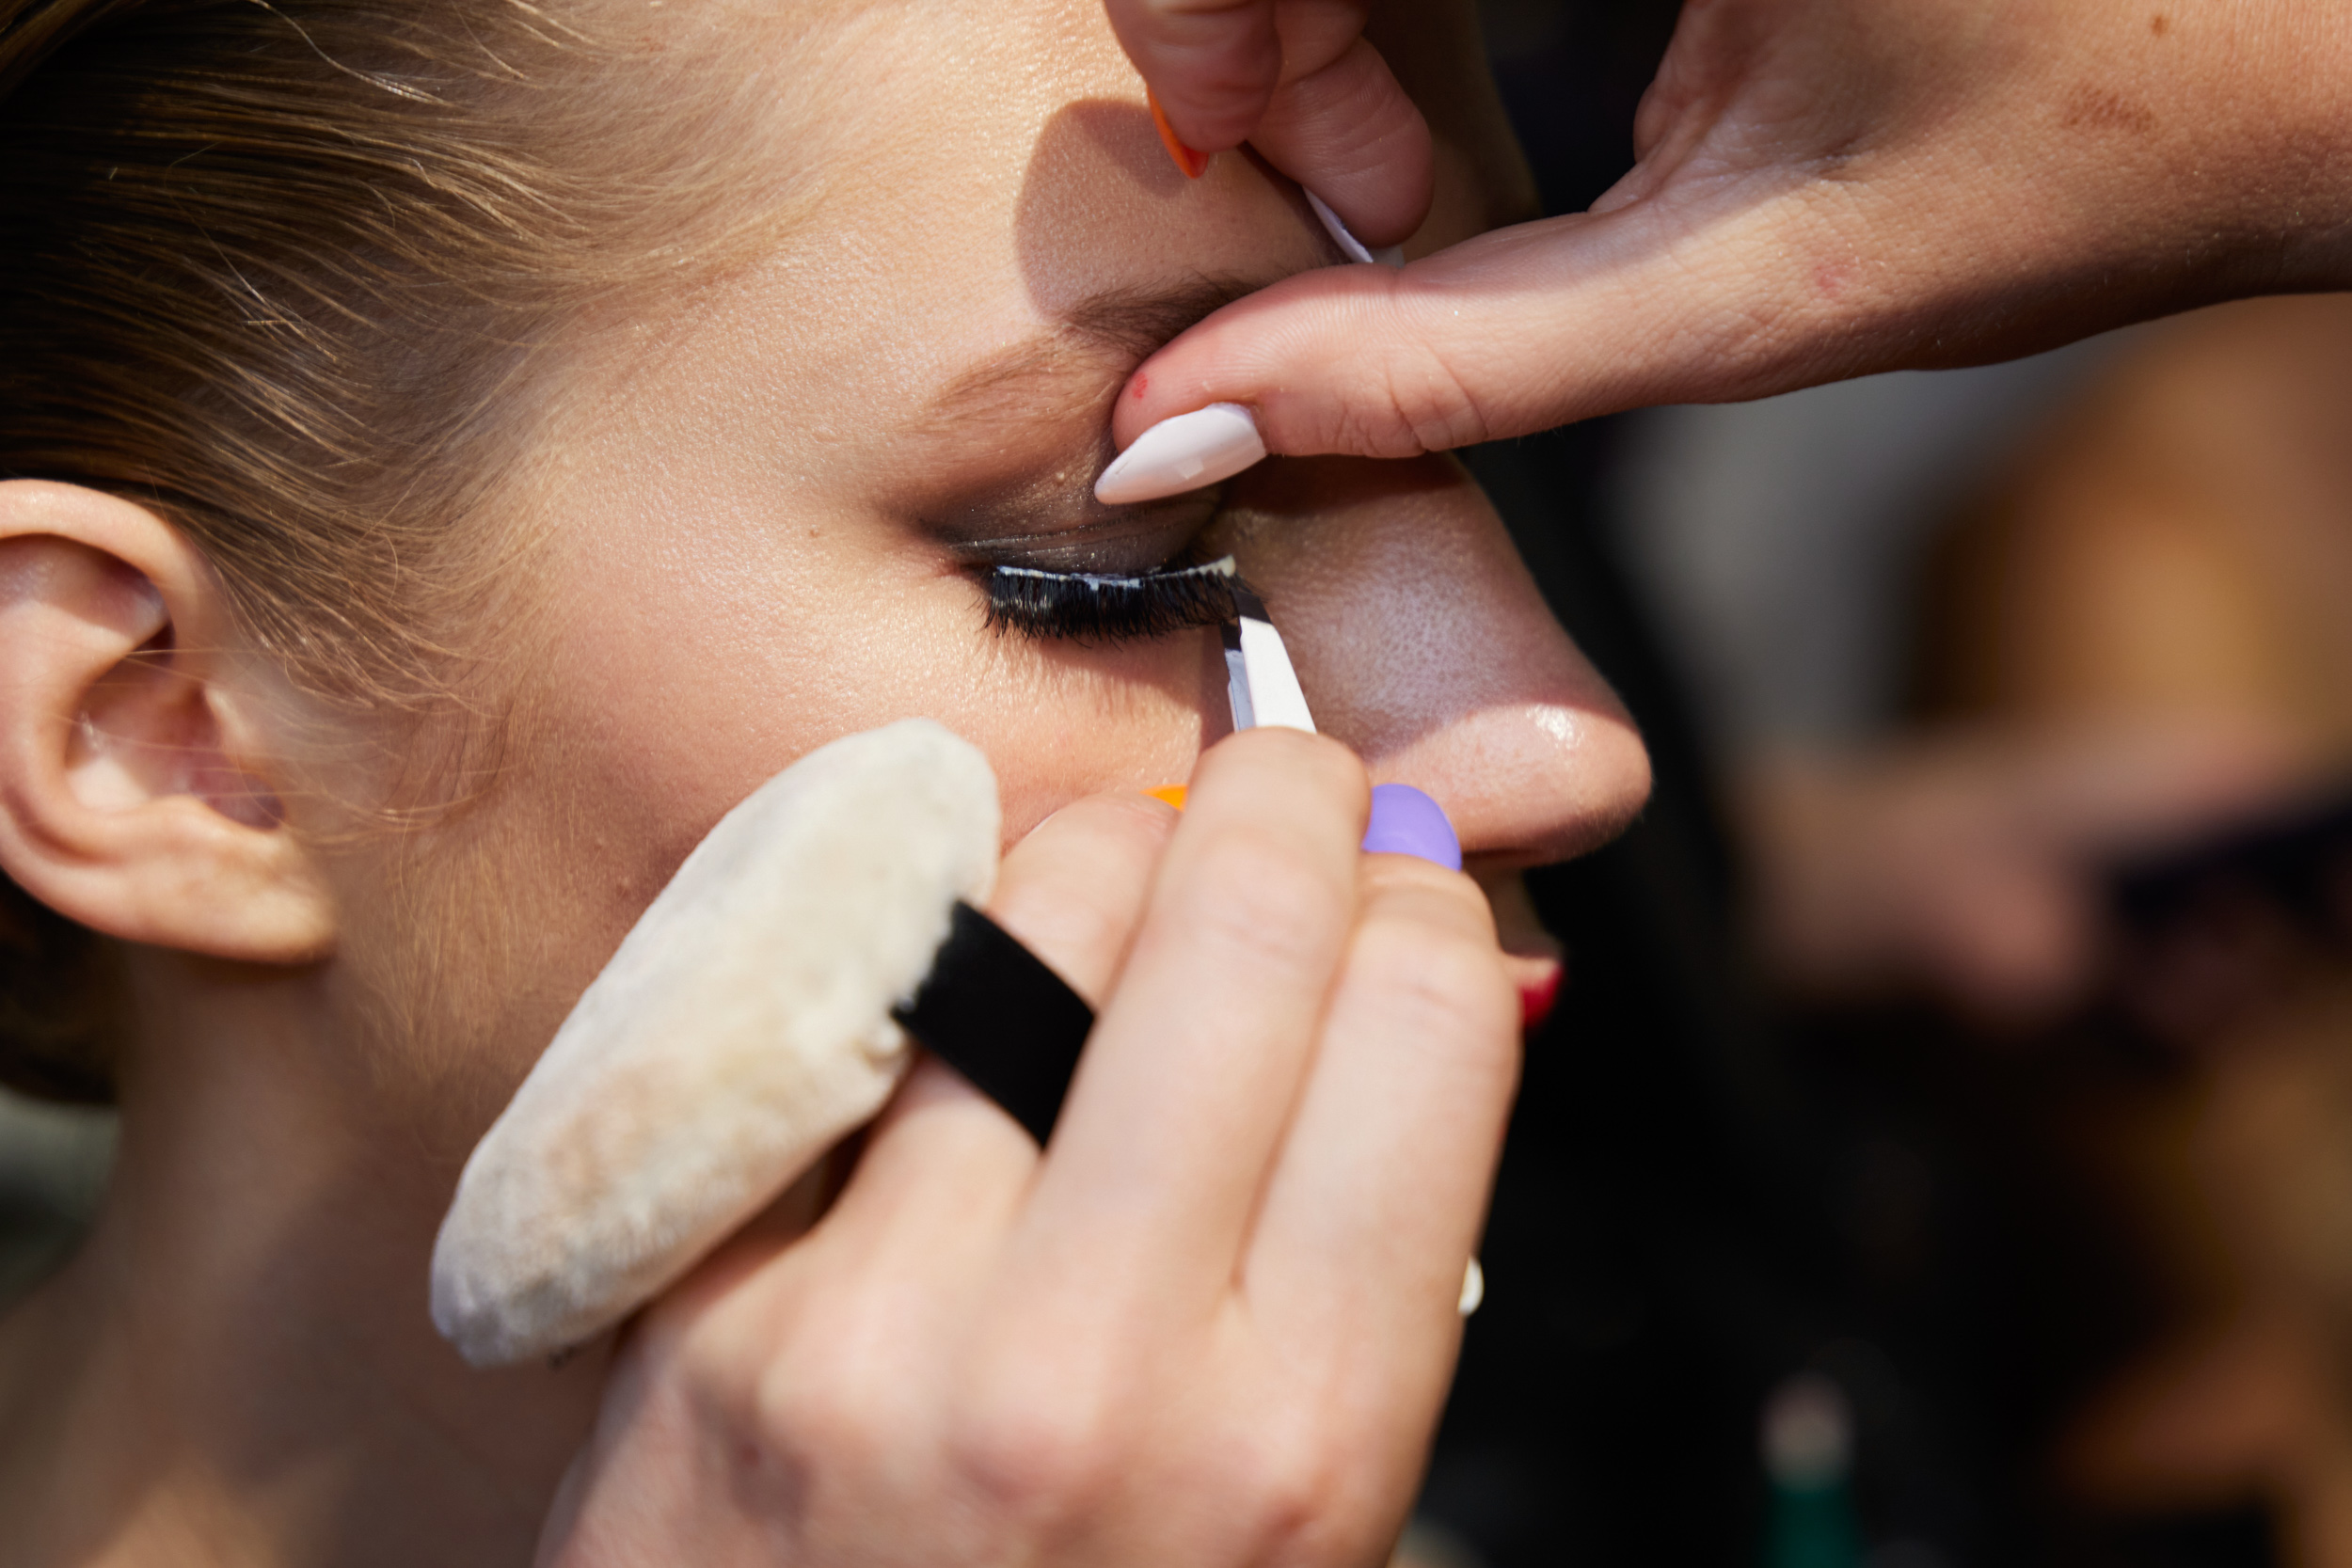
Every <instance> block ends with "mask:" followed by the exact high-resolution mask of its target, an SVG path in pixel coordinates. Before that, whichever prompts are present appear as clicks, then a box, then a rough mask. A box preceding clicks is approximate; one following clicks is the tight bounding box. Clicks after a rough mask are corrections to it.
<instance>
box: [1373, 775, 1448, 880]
mask: <svg viewBox="0 0 2352 1568" xmlns="http://www.w3.org/2000/svg"><path fill="white" fill-rule="evenodd" d="M1364 852H1365V853H1366V854H1369V855H1419V856H1420V857H1421V858H1422V860H1425V861H1433V862H1435V863H1438V864H1439V865H1442V866H1444V867H1445V868H1446V869H1447V870H1448V871H1459V870H1461V869H1462V841H1461V840H1460V839H1458V838H1455V837H1454V824H1453V823H1451V822H1449V821H1447V820H1446V818H1445V808H1443V807H1442V806H1440V805H1438V802H1437V801H1435V800H1431V799H1430V798H1429V797H1428V796H1426V795H1423V794H1422V792H1421V791H1420V790H1418V789H1415V788H1414V787H1413V786H1412V785H1411V784H1374V785H1373V786H1372V823H1371V825H1370V826H1369V827H1367V828H1365V830H1364Z"/></svg>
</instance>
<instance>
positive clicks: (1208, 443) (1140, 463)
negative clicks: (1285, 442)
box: [1094, 403, 1265, 506]
mask: <svg viewBox="0 0 2352 1568" xmlns="http://www.w3.org/2000/svg"><path fill="white" fill-rule="evenodd" d="M1264 455H1265V443H1264V442H1263V441H1262V440H1260V439H1259V438H1258V421H1257V420H1256V418H1255V417H1253V416H1252V415H1251V414H1250V412H1249V410H1248V409H1247V408H1244V407H1243V406H1242V405H1241V404H1238V403H1213V404H1209V405H1208V406H1207V407H1206V408H1196V409H1194V410H1193V411H1192V412H1191V413H1189V414H1179V415H1177V416H1176V417H1175V418H1174V419H1172V420H1161V421H1160V422H1159V423H1157V424H1155V425H1153V426H1152V428H1151V429H1149V430H1147V431H1145V432H1144V433H1143V434H1142V435H1140V436H1136V444H1135V445H1134V446H1132V447H1129V448H1128V449H1127V450H1126V451H1122V452H1120V454H1119V455H1118V456H1117V457H1115V458H1113V459H1111V466H1110V467H1107V468H1104V470H1103V477H1102V478H1100V479H1098V480H1096V481H1095V482H1094V499H1096V500H1099V501H1101V502H1102V503H1103V504H1104V505H1105V506H1132V505H1133V504H1135V503H1136V502H1137V501H1155V500H1158V499H1160V498H1162V497H1163V496H1181V495H1183V494H1184V492H1185V491H1187V490H1198V489H1200V487H1201V486H1202V485H1203V484H1215V483H1216V482H1217V481H1218V480H1220V479H1231V478H1232V476H1233V475H1235V474H1237V473H1239V472H1241V471H1242V470H1243V469H1244V468H1247V467H1249V465H1251V464H1252V463H1255V462H1257V461H1258V460H1259V459H1260V458H1262V457H1263V456H1264Z"/></svg>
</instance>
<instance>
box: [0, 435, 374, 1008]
mask: <svg viewBox="0 0 2352 1568" xmlns="http://www.w3.org/2000/svg"><path fill="white" fill-rule="evenodd" d="M234 634H235V627H234V626H233V623H232V620H231V617H230V614H229V605H228V602H227V599H226V597H225V595H224V594H222V593H221V590H220V587H219V585H218V582H217V580H216V579H215V578H214V576H213V574H212V572H211V570H210V569H209V567H208V566H207V565H206V563H205V562H204V560H203V558H202V557H201V556H200V555H199V553H198V552H197V551H196V549H195V548H194V547H193V546H191V545H190V544H189V543H188V542H187V541H186V540H185V539H183V537H181V535H180V533H179V532H178V531H176V530H174V529H173V528H171V527H170V525H168V524H167V523H166V522H164V521H163V520H162V519H161V518H159V517H157V516H156V515H154V514H153V513H151V512H149V511H147V510H146V509H145V508H143V507H140V506H138V505H135V504H134V503H133V502H131V501H127V500H123V499H119V498H118V497H114V496H109V495H105V494H103V493H102V492H100V491H96V490H88V489H84V488H82V487H80V486H78V485H71V484H56V483H48V482H46V481H41V480H8V481H0V672H5V674H0V869H5V870H6V871H7V872H8V875H9V876H10V877H12V878H14V879H16V882H17V884H18V885H19V886H20V887H22V888H24V891H25V892H26V893H28V894H30V895H32V896H34V897H35V898H38V899H39V900H40V901H41V902H42V903H43V904H46V905H48V906H49V907H50V908H51V909H53V910H55V911H57V912H58V913H59V914H62V915H65V916H66V917H68V918H69V919H72V920H75V921H78V922H80V923H81V924H82V925H84V926H87V927H90V928H91V929H93V930H96V931H101V932H103V933H105V934H106V935H109V936H114V937H119V938H121V939H123V940H124V941H127V942H145V943H150V944H152V945H155V946H160V947H175V948H180V949H183V950H185V951H187V952H192V953H202V954H207V955H210V956H212V957H215V958H232V959H239V960H243V961H246V962H251V963H294V962H300V961H304V960H307V959H310V958H318V957H321V956H323V955H324V954H325V953H326V951H327V950H328V949H329V948H331V947H332V945H333V942H334V909H333V902H332V899H331V898H330V897H329V895H328V894H327V891H326V881H325V879H324V878H322V877H321V876H320V875H319V874H318V870H317V867H316V864H315V863H314V862H313V860H312V858H311V856H310V853H309V851H308V850H307V849H305V848H304V847H303V846H302V845H301V844H300V843H299V842H298V841H297V839H296V838H295V836H294V834H293V833H292V832H289V831H287V830H286V828H285V827H284V826H283V825H282V824H281V822H280V812H279V809H278V794H277V793H276V791H275V789H274V788H273V787H272V783H271V774H272V772H273V767H272V765H271V762H270V760H269V759H267V758H265V757H263V756H262V755H261V754H259V753H260V748H261V743H262V736H263V735H264V734H265V733H266V730H265V727H264V726H263V725H262V723H260V722H259V720H260V719H261V718H262V714H261V712H260V704H259V701H258V698H257V696H256V695H255V694H254V693H253V692H252V691H251V690H249V689H238V688H237V687H236V686H235V685H234V683H233V681H232V678H231V677H232V676H233V675H234V673H235V670H236V665H235V661H234V659H233V657H232V651H233V648H234V641H233V639H234Z"/></svg>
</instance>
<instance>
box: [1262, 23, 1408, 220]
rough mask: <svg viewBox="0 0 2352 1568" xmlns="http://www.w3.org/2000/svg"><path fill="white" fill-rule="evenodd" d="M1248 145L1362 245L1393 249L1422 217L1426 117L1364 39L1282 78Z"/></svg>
mask: <svg viewBox="0 0 2352 1568" xmlns="http://www.w3.org/2000/svg"><path fill="white" fill-rule="evenodd" d="M1286 41H1287V40H1286ZM1249 143H1250V145H1251V146H1252V147H1255V148H1256V149H1257V150H1259V151H1260V152H1261V153H1263V154H1264V156H1265V159H1266V161H1267V162H1268V163H1270V164H1272V165H1273V166H1275V167H1277V168H1279V169H1280V170H1281V171H1282V172H1283V173H1285V174H1287V175H1289V176H1290V177H1291V178H1292V179H1294V180H1295V181H1297V182H1299V183H1300V184H1302V185H1304V186H1306V187H1307V188H1308V189H1309V190H1311V191H1312V192H1314V193H1315V194H1316V195H1317V196H1319V197H1321V198H1323V199H1324V200H1325V201H1327V202H1328V203H1329V204H1330V205H1331V209H1332V210H1333V211H1334V212H1336V213H1338V214H1339V215H1340V218H1341V221H1343V222H1344V223H1345V224H1346V225H1347V227H1348V230H1349V231H1350V232H1351V233H1353V234H1354V235H1355V236H1356V237H1357V238H1358V239H1359V240H1361V241H1363V242H1364V244H1366V245H1375V246H1378V245H1400V244H1402V243H1403V242H1404V241H1405V240H1406V238H1408V237H1409V236H1410V235H1411V234H1412V233H1413V231H1414V230H1417V229H1419V228H1420V227H1421V225H1422V219H1423V218H1425V217H1427V216H1428V215H1429V199H1430V191H1431V179H1432V172H1431V170H1432V155H1431V150H1430V144H1429V126H1428V123H1427V122H1426V121H1425V120H1423V119H1422V114H1421V110H1420V109H1419V108H1417V107H1415V105H1414V103H1413V101H1412V100H1411V99H1410V98H1408V97H1406V93H1405V89H1404V87H1401V86H1399V85H1398V83H1397V80H1396V77H1395V76H1394V75H1392V74H1391V72H1390V71H1389V67H1388V62H1387V61H1385V60H1383V59H1382V58H1381V57H1380V52H1379V51H1378V50H1376V49H1375V48H1374V47H1373V46H1372V45H1371V44H1369V43H1367V42H1365V41H1364V40H1362V39H1361V38H1353V39H1351V40H1349V41H1348V43H1347V45H1346V46H1345V47H1344V48H1343V49H1342V50H1341V51H1340V52H1339V53H1338V54H1337V55H1335V56H1334V57H1332V58H1331V59H1330V60H1329V62H1328V63H1326V64H1322V65H1318V66H1316V67H1315V68H1314V69H1312V70H1311V71H1305V72H1303V73H1301V74H1299V75H1297V76H1295V77H1292V78H1290V79H1287V80H1285V81H1284V82H1283V84H1282V85H1281V87H1279V88H1278V89H1277V90H1276V92H1275V94H1274V96H1273V98H1272V100H1271V101H1270V102H1269V103H1267V105H1266V109H1265V115H1264V118H1263V119H1262V120H1261V121H1260V122H1259V124H1258V126H1257V129H1256V130H1255V131H1253V132H1252V133H1251V134H1250V138H1249Z"/></svg>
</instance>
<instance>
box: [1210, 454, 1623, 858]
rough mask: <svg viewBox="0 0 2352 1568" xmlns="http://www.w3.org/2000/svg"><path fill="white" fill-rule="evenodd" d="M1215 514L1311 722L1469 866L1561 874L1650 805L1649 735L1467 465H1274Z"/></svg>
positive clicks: (1444, 461) (1428, 461)
mask: <svg viewBox="0 0 2352 1568" xmlns="http://www.w3.org/2000/svg"><path fill="white" fill-rule="evenodd" d="M1226 515H1227V519H1228V520H1227V522H1226V523H1225V525H1224V527H1225V528H1226V529H1227V530H1229V531H1230V538H1231V541H1232V550H1233V553H1234V555H1235V556H1236V558H1237V559H1238V561H1239V562H1240V564H1241V568H1242V571H1243V573H1244V575H1245V576H1247V577H1248V578H1249V580H1250V581H1251V583H1252V584H1253V585H1254V586H1255V587H1256V588H1257V589H1258V591H1259V593H1260V594H1262V595H1263V597H1264V599H1265V601H1266V605H1267V608H1268V610H1269V611H1270V612H1271V613H1272V614H1273V616H1274V618H1275V621H1276V623H1277V624H1278V625H1279V626H1280V628H1281V632H1282V638H1283V641H1284V642H1285V643H1287V644H1288V645H1289V648H1290V652H1291V657H1292V661H1293V663H1294V664H1295V665H1296V667H1297V670H1298V679H1299V685H1300V686H1301V687H1302V688H1303V689H1304V690H1305V691H1306V694H1307V701H1308V703H1309V705H1310V706H1311V707H1312V709H1313V710H1314V715H1315V722H1316V724H1317V725H1318V726H1319V727H1320V728H1321V729H1322V730H1323V731H1324V732H1325V733H1326V734H1328V735H1331V736H1336V737H1337V738H1339V739H1341V740H1343V741H1345V742H1346V743H1347V744H1348V745H1349V746H1351V747H1353V748H1354V749H1355V751H1356V752H1357V754H1358V755H1359V756H1361V757H1362V758H1363V759H1364V763H1365V766H1366V768H1368V769H1369V771H1370V772H1371V774H1372V778H1373V781H1374V782H1375V784H1385V783H1390V782H1395V783H1400V784H1412V785H1415V786H1416V787H1418V788H1420V789H1422V790H1425V791H1426V792H1428V793H1429V794H1430V795H1431V796H1433V797H1435V798H1436V799H1437V800H1438V803H1439V804H1441V805H1443V806H1444V807H1445V809H1446V813H1447V815H1448V816H1451V817H1452V818H1453V820H1454V830H1455V832H1458V833H1459V834H1460V835H1461V839H1462V852H1463V855H1464V857H1465V858H1466V859H1470V860H1475V861H1476V862H1478V863H1481V864H1483V865H1484V866H1486V867H1489V868H1496V869H1500V868H1502V867H1507V866H1513V865H1536V864H1541V863H1545V862H1547V861H1555V860H1564V859H1566V858H1567V857H1569V856H1572V855H1577V854H1581V853H1582V852H1584V851H1585V850H1588V849H1591V848H1593V847H1597V845H1599V844H1601V843H1603V842H1605V841H1606V840H1608V839H1609V838H1610V837H1611V836H1613V834H1615V833H1616V832H1618V831H1619V830H1620V829H1622V828H1623V827H1624V826H1625V824H1626V823H1627V822H1628V821H1629V819H1630V818H1631V817H1632V816H1633V814H1634V813H1635V812H1636V811H1638V810H1639V809H1640V808H1641V804H1642V801H1643V800H1645V798H1646V797H1647V796H1648V794H1649V756H1648V753H1647V752H1645V751H1644V750H1643V747H1642V741H1641V736H1639V735H1638V734H1637V733H1636V732H1635V730H1634V728H1633V723H1632V721H1631V720H1630V719H1629V718H1628V717H1627V714H1626V711H1625V708H1624V706H1623V705H1621V704H1620V703H1619V702H1618V701H1617V697H1616V694H1615V693H1614V692H1613V691H1612V690H1611V689H1609V683H1608V682H1607V681H1605V680H1603V679H1602V678H1601V676H1600V673H1599V672H1598V671H1597V670H1595V669H1594V668H1593V666H1592V664H1591V663H1590V662H1589V661H1587V660H1586V659H1585V657H1584V656H1583V655H1582V654H1581V653H1580V652H1579V651H1578V650H1577V647H1576V644H1575V643H1574V642H1572V641H1569V639H1568V635H1567V633H1566V632H1565V630H1563V629H1562V628H1561V626H1560V623H1559V622H1558V621H1556V620H1554V619H1553V618H1552V614H1551V611H1550V610H1549V608H1548V607H1547V606H1546V605H1545V604H1544V601H1543V596H1542V594H1539V593H1538V592H1537V591H1536V588H1535V584H1534V579H1533V578H1530V577H1529V576H1528V573H1527V567H1526V565H1525V563H1524V562H1521V561H1520V560H1519V555H1518V550H1517V549H1516V548H1515V547H1514V546H1513V545H1512V543H1511V540H1510V536H1509V535H1508V534H1507V533H1505V532H1504V531H1503V528H1502V520H1501V519H1500V518H1499V517H1497V516H1496V515H1495V513H1494V509H1493V508H1492V507H1491V506H1490V505H1488V504H1487V502H1486V497H1485V496H1483V495H1482V494H1480V493H1479V490H1478V487H1477V486H1476V485H1475V484H1474V483H1471V481H1470V476H1469V475H1468V474H1466V473H1464V472H1463V471H1462V468H1461V467H1460V465H1458V464H1456V463H1455V462H1454V461H1453V460H1452V459H1451V458H1447V457H1424V458H1417V459H1414V460H1411V461H1409V462H1367V461H1364V460H1361V459H1355V458H1303V459H1288V460H1276V461H1272V462H1268V463H1264V464H1261V465H1260V466H1259V467H1257V468H1256V469H1253V470H1251V471H1250V472H1249V473H1248V474H1246V475H1244V476H1243V477H1242V478H1241V479H1240V480H1237V481H1236V482H1234V484H1233V486H1232V489H1231V490H1230V491H1229V505H1228V511H1227V514H1226Z"/></svg>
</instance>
